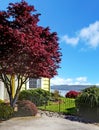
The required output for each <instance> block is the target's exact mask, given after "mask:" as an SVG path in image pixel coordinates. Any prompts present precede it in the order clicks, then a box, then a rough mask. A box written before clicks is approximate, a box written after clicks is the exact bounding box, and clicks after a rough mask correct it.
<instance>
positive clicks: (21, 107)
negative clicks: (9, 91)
mask: <svg viewBox="0 0 99 130" xmlns="http://www.w3.org/2000/svg"><path fill="white" fill-rule="evenodd" d="M36 114H37V107H36V105H35V104H34V103H32V102H31V101H29V100H22V101H18V111H17V112H16V113H15V115H16V116H35V115H36Z"/></svg>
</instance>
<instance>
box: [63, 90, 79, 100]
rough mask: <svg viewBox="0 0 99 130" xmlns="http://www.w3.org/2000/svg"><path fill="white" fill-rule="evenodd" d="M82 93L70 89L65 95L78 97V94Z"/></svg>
mask: <svg viewBox="0 0 99 130" xmlns="http://www.w3.org/2000/svg"><path fill="white" fill-rule="evenodd" d="M79 94H80V92H76V91H69V92H68V93H67V94H66V95H65V97H67V98H77V96H78V95H79Z"/></svg>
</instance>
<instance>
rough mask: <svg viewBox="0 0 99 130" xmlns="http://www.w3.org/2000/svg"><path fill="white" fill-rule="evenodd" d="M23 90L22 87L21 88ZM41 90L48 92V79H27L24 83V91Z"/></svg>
mask: <svg viewBox="0 0 99 130" xmlns="http://www.w3.org/2000/svg"><path fill="white" fill-rule="evenodd" d="M22 88H23V87H22ZM33 88H41V89H44V90H46V91H50V79H49V78H43V77H42V78H38V79H34V78H29V80H28V81H27V83H26V88H25V89H33Z"/></svg>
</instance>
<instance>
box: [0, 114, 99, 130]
mask: <svg viewBox="0 0 99 130" xmlns="http://www.w3.org/2000/svg"><path fill="white" fill-rule="evenodd" d="M0 130H99V127H98V126H96V125H93V124H85V123H80V122H76V121H70V120H67V119H63V118H57V117H48V116H43V117H17V118H13V119H10V120H8V121H4V122H2V123H0Z"/></svg>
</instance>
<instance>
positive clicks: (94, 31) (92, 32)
mask: <svg viewBox="0 0 99 130" xmlns="http://www.w3.org/2000/svg"><path fill="white" fill-rule="evenodd" d="M75 34H76V37H75V36H74V37H69V36H68V35H64V36H62V37H61V42H65V43H66V44H70V45H73V46H75V45H77V44H78V43H79V42H80V41H83V43H84V44H85V45H88V46H89V47H91V48H96V47H98V46H99V21H96V22H94V23H92V24H89V26H88V27H84V28H82V29H81V30H79V31H77V32H75Z"/></svg>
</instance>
